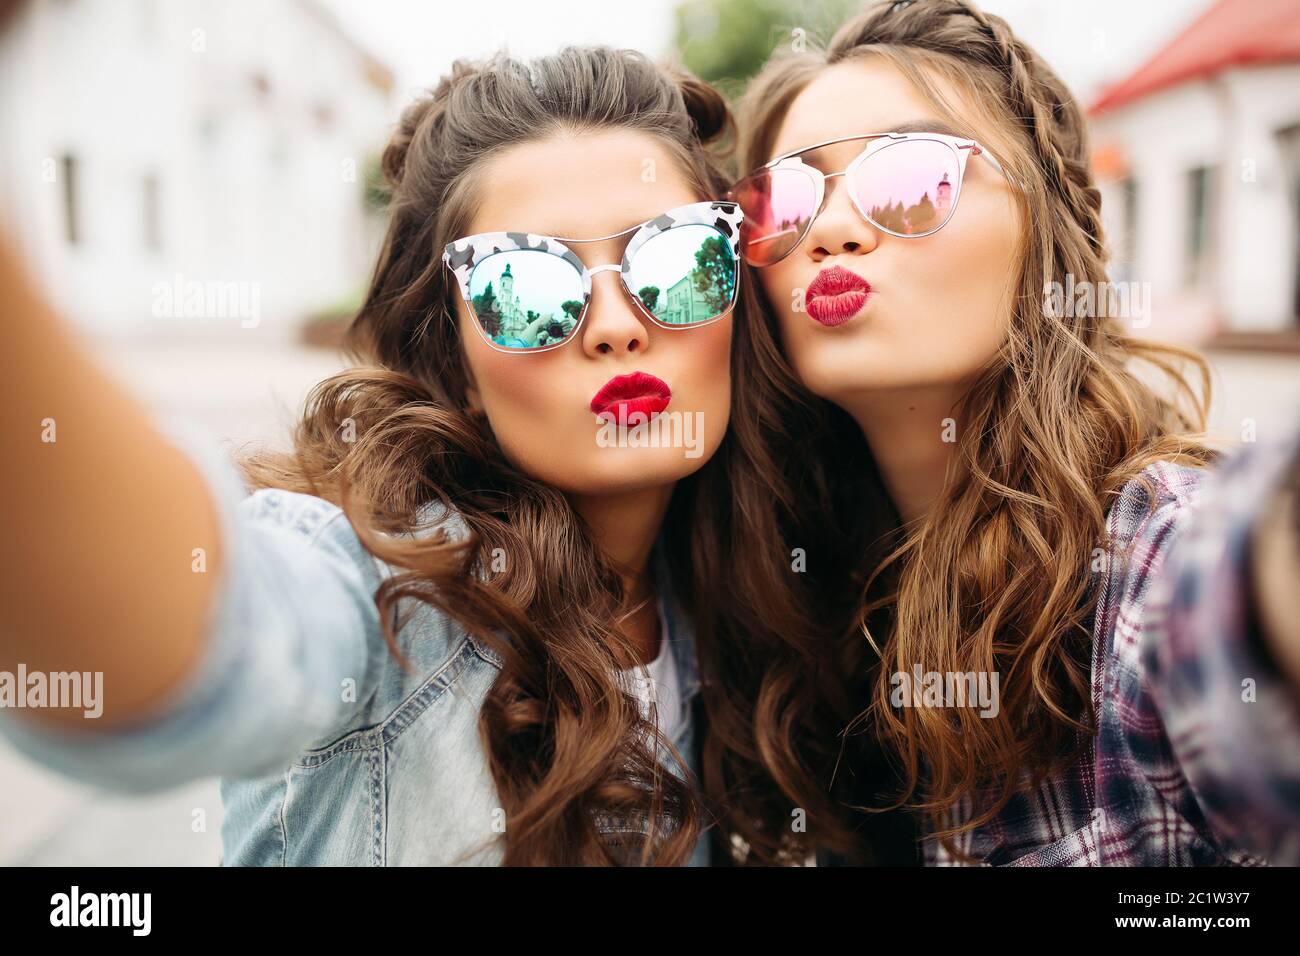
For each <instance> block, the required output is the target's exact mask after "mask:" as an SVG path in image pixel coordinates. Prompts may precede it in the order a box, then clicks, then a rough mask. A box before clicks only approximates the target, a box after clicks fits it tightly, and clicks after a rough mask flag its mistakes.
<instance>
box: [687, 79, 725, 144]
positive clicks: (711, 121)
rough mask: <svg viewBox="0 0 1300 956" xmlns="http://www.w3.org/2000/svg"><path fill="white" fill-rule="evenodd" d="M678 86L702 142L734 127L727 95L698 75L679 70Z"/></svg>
mask: <svg viewBox="0 0 1300 956" xmlns="http://www.w3.org/2000/svg"><path fill="white" fill-rule="evenodd" d="M676 73H677V88H678V89H679V90H681V93H682V102H683V103H684V104H685V105H686V112H687V114H688V115H689V116H690V118H691V122H692V124H693V125H694V127H695V135H696V136H697V137H698V138H699V140H700V142H701V143H710V142H712V141H713V140H715V139H717V138H718V137H719V136H721V135H722V134H723V133H724V132H727V131H728V130H730V129H732V128H733V126H734V125H735V124H734V120H733V119H732V116H731V107H730V106H729V105H728V103H727V100H726V97H724V96H723V95H722V94H721V93H719V92H718V91H717V90H716V89H714V88H713V87H712V86H710V85H709V84H708V83H705V82H704V81H703V80H701V79H699V78H698V77H695V76H692V75H691V74H689V73H686V72H684V71H681V70H678V71H676Z"/></svg>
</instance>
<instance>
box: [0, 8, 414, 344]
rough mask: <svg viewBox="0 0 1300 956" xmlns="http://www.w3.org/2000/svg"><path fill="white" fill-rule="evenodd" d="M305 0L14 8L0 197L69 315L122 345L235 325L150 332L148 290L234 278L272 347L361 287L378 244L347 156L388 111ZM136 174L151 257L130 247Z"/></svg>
mask: <svg viewBox="0 0 1300 956" xmlns="http://www.w3.org/2000/svg"><path fill="white" fill-rule="evenodd" d="M311 2H314V0H271V2H256V0H167V2H163V0H118V2H113V3H98V2H88V0H38V2H35V3H33V4H31V5H29V8H28V9H27V10H26V11H25V12H24V13H23V14H21V20H20V22H19V23H18V25H17V28H16V29H15V30H13V31H11V32H12V33H13V36H11V37H10V38H9V39H8V40H7V41H6V43H7V46H8V49H7V50H6V51H5V57H4V67H3V69H4V76H3V81H4V82H3V88H0V119H3V122H4V128H5V131H6V134H5V137H4V142H3V144H0V171H3V173H4V175H3V176H2V177H0V179H2V180H3V184H2V185H0V202H2V203H3V204H4V206H5V207H6V208H7V209H8V210H9V216H8V218H9V221H10V222H11V223H18V224H20V225H19V230H20V234H19V239H20V240H21V242H22V244H23V246H24V247H25V249H26V250H27V252H28V254H29V255H30V257H31V259H32V260H33V263H34V265H35V266H36V268H37V269H38V271H39V272H40V274H41V275H42V277H43V278H44V279H45V282H46V285H47V287H48V288H49V289H50V290H51V291H52V292H53V293H54V294H55V295H57V296H59V298H60V304H61V305H63V306H64V308H65V309H66V310H67V311H68V312H69V313H70V314H71V315H72V316H73V317H74V318H75V320H76V321H78V322H80V323H82V324H83V325H84V326H85V327H87V328H88V329H93V330H94V331H97V332H103V333H108V334H141V333H143V332H146V331H148V332H153V333H157V332H159V331H165V330H166V328H167V327H168V326H169V325H170V326H172V327H175V326H176V325H177V323H185V324H187V325H191V326H192V325H194V324H196V323H197V324H200V325H202V324H209V325H210V324H212V323H214V322H215V323H216V324H218V325H221V324H225V325H229V324H231V322H232V321H233V322H234V323H235V324H239V323H240V320H241V319H243V318H245V314H244V313H241V314H240V315H239V316H233V315H232V316H227V317H226V318H225V319H222V318H220V317H213V316H207V317H204V318H199V319H196V318H183V317H169V318H164V319H163V320H162V321H159V320H158V318H157V317H155V316H154V315H153V314H152V313H153V311H154V305H155V299H156V291H157V288H156V287H157V285H158V283H168V284H171V283H173V282H174V280H175V277H176V276H177V275H178V274H179V275H180V276H182V277H183V279H184V280H185V281H197V282H209V283H211V282H222V281H229V282H241V283H245V284H246V285H245V291H246V293H248V294H249V295H250V297H251V295H253V294H254V292H253V290H254V289H255V290H256V292H255V294H256V296H257V305H258V321H259V323H260V325H261V326H262V327H263V330H264V332H265V333H267V334H271V335H276V334H281V335H287V334H288V333H289V331H290V330H291V329H292V327H293V326H294V324H295V323H296V322H297V321H298V320H299V319H301V317H302V316H303V315H304V314H306V313H308V312H310V311H313V310H315V309H317V308H320V307H323V306H327V305H329V304H331V303H333V302H335V301H337V300H339V299H340V298H342V297H345V296H347V295H348V294H350V293H352V292H353V291H355V289H356V288H357V287H358V286H359V285H360V284H361V283H363V282H364V280H365V277H366V275H367V273H368V270H369V267H370V265H371V264H372V257H373V250H374V248H375V245H376V239H377V237H376V235H375V229H374V224H373V223H372V222H370V221H368V220H367V218H366V216H365V214H364V211H363V206H362V198H361V197H362V188H363V175H364V167H365V159H366V157H367V155H369V154H371V153H373V152H375V151H377V150H379V149H380V148H382V145H383V143H384V141H385V138H386V136H387V132H388V127H389V124H390V123H391V122H392V121H393V120H394V119H395V118H396V111H395V107H392V108H390V103H389V99H390V97H389V96H388V95H387V93H386V92H385V91H383V90H382V89H380V88H379V87H377V86H375V85H374V84H373V83H371V82H369V81H368V79H367V73H366V65H365V62H364V60H363V59H362V57H361V55H360V54H359V53H358V51H357V50H356V49H355V48H354V47H353V46H351V45H350V44H349V43H347V42H346V41H345V40H344V39H343V38H342V37H340V36H339V35H338V34H337V33H336V32H335V31H334V30H333V29H331V28H330V27H329V26H328V25H327V24H326V23H324V22H322V21H321V19H320V18H319V17H318V16H317V15H315V13H314V12H313V10H312V8H310V7H309V6H308V4H309V3H311ZM256 75H261V76H263V77H265V80H266V83H267V86H268V91H267V92H266V93H265V94H259V93H258V91H257V84H256V83H255V82H254V77H255V76H256ZM319 110H328V112H329V114H330V117H329V119H328V121H327V122H326V123H322V122H320V121H319V119H318V117H317V111H319ZM65 151H70V152H72V153H74V154H75V155H76V156H77V157H78V162H79V167H80V176H79V182H78V186H79V190H78V191H79V207H80V222H81V232H82V235H81V239H80V242H79V243H78V244H76V245H71V246H70V245H69V244H68V243H67V242H66V240H65V238H64V230H63V216H64V213H63V203H64V200H63V192H62V184H61V183H60V182H59V181H58V176H59V175H61V170H60V169H59V168H58V165H57V162H53V161H54V160H56V159H57V157H59V156H60V155H61V154H63V153H64V152H65ZM51 166H53V168H54V171H55V177H56V178H55V181H52V182H51V181H49V177H48V172H49V170H50V168H51ZM353 171H355V175H353ZM149 173H153V174H154V175H156V176H157V177H158V180H159V185H160V191H159V200H160V203H159V208H160V214H161V229H160V232H161V246H160V248H159V249H157V250H150V249H149V248H147V245H146V243H145V227H144V201H143V198H142V193H143V189H144V186H143V178H144V176H145V175H146V174H149ZM246 301H247V300H246ZM248 315H251V313H248ZM244 324H245V325H247V324H248V322H247V320H246V319H245V321H244Z"/></svg>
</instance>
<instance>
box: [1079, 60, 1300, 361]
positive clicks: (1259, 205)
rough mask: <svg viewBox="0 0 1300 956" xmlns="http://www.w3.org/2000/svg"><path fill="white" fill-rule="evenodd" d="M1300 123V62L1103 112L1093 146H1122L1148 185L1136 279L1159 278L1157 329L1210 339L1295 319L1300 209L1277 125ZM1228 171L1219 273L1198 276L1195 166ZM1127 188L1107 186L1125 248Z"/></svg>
mask: <svg viewBox="0 0 1300 956" xmlns="http://www.w3.org/2000/svg"><path fill="white" fill-rule="evenodd" d="M1297 122H1300V65H1285V66H1274V67H1260V68H1250V69H1236V70H1230V71H1227V72H1225V73H1223V74H1222V75H1221V76H1220V77H1218V78H1216V79H1215V80H1214V81H1198V82H1193V83H1187V84H1183V85H1180V86H1178V87H1174V88H1172V89H1169V90H1166V91H1163V92H1160V93H1157V94H1154V95H1151V96H1148V97H1145V98H1143V99H1141V100H1138V101H1136V102H1135V103H1133V104H1130V105H1128V106H1126V107H1122V108H1120V109H1118V110H1115V111H1113V112H1110V113H1106V114H1103V115H1101V116H1099V117H1096V118H1095V119H1094V121H1093V146H1094V148H1095V149H1097V148H1105V147H1107V146H1110V145H1118V146H1119V147H1120V149H1121V151H1122V153H1123V154H1124V155H1125V156H1127V158H1128V161H1129V163H1130V164H1131V169H1132V174H1133V175H1134V176H1135V177H1136V179H1137V181H1138V183H1139V216H1138V222H1139V225H1138V248H1137V250H1136V256H1135V260H1134V263H1133V270H1132V274H1131V275H1130V276H1129V277H1130V278H1132V279H1135V280H1137V281H1149V282H1150V283H1151V284H1152V294H1153V320H1152V328H1151V330H1150V331H1151V332H1152V333H1153V334H1159V335H1161V336H1163V337H1169V338H1174V339H1181V340H1187V341H1198V340H1201V339H1203V338H1205V337H1207V336H1208V335H1210V334H1212V333H1213V332H1215V331H1218V330H1220V329H1222V330H1231V331H1274V330H1280V329H1284V328H1288V327H1291V326H1292V325H1293V324H1294V309H1293V306H1294V295H1295V290H1294V282H1295V265H1294V263H1295V243H1296V242H1297V236H1296V230H1295V222H1296V214H1295V211H1294V209H1293V207H1292V206H1291V202H1292V200H1291V199H1290V197H1289V196H1288V193H1287V182H1286V174H1285V169H1284V166H1283V162H1282V156H1281V152H1280V150H1279V148H1278V141H1277V139H1276V137H1275V135H1274V134H1275V131H1276V130H1278V129H1279V128H1282V127H1285V126H1289V125H1292V124H1295V123H1297ZM1198 165H1212V166H1218V167H1219V175H1218V177H1217V179H1216V187H1217V189H1218V190H1220V192H1218V194H1217V196H1216V198H1215V199H1214V200H1213V201H1214V202H1215V203H1216V204H1217V205H1215V206H1214V207H1213V208H1214V215H1215V216H1216V217H1217V219H1216V224H1215V229H1214V232H1213V238H1212V249H1213V252H1212V262H1213V266H1212V276H1211V279H1210V280H1209V281H1207V282H1205V283H1203V284H1202V285H1201V286H1200V287H1196V286H1194V285H1192V284H1190V283H1189V281H1188V278H1189V277H1188V276H1187V273H1186V255H1185V244H1186V228H1187V218H1188V212H1189V203H1188V198H1187V192H1188V187H1187V181H1186V176H1185V174H1186V172H1187V171H1188V170H1190V169H1192V168H1193V167H1195V166H1198ZM1121 212H1122V201H1121V194H1120V190H1119V186H1118V183H1104V184H1103V214H1104V218H1105V222H1106V230H1107V235H1108V237H1109V239H1110V241H1111V243H1112V245H1113V246H1115V245H1117V244H1118V243H1119V240H1120V237H1121V236H1122V234H1123V228H1122V223H1121Z"/></svg>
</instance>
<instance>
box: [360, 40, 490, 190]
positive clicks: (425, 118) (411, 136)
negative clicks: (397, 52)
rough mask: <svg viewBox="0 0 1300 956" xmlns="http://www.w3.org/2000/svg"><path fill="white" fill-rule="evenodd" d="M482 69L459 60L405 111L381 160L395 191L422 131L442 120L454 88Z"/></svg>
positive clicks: (475, 64)
mask: <svg viewBox="0 0 1300 956" xmlns="http://www.w3.org/2000/svg"><path fill="white" fill-rule="evenodd" d="M480 70H481V67H480V66H479V64H477V63H474V62H472V61H469V60H456V61H455V62H454V63H452V65H451V71H450V72H449V73H447V74H446V75H444V76H443V77H442V78H441V79H440V80H438V83H437V85H435V86H433V87H431V88H429V89H427V90H425V91H423V92H422V93H421V94H419V95H418V96H417V97H416V99H415V101H414V102H412V103H410V104H409V105H408V106H407V107H406V108H405V109H404V110H402V116H401V119H399V120H398V121H397V128H396V129H394V130H393V135H392V136H391V137H389V140H388V145H387V146H385V147H384V153H383V157H382V159H381V160H380V166H381V168H382V169H383V172H384V178H385V179H387V180H388V183H389V185H390V186H392V187H393V188H396V187H397V186H399V185H400V184H401V182H402V176H403V174H404V173H405V172H406V154H407V152H408V151H409V150H410V148H411V143H413V142H414V141H415V140H416V138H417V134H418V132H419V131H420V129H421V128H422V127H423V126H424V125H425V124H426V123H432V122H437V117H440V116H441V115H442V113H443V110H444V109H445V108H446V104H447V100H448V99H450V97H451V91H452V89H453V88H454V87H456V86H457V85H458V84H459V83H461V82H462V81H463V80H464V79H465V78H466V77H469V76H473V75H474V74H476V73H478V72H480Z"/></svg>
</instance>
